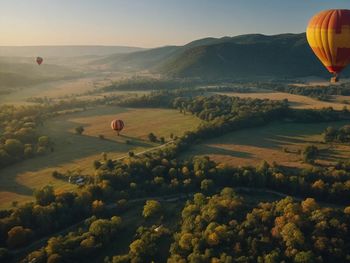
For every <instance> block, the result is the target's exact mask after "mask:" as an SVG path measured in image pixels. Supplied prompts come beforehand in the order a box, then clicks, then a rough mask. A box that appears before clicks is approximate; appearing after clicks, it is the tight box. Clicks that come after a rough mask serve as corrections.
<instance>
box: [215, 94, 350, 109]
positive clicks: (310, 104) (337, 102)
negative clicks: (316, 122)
mask: <svg viewBox="0 0 350 263" xmlns="http://www.w3.org/2000/svg"><path fill="white" fill-rule="evenodd" d="M219 94H223V95H227V96H237V97H240V98H254V99H255V98H256V99H271V100H284V99H288V101H289V102H290V105H291V107H292V108H296V109H321V108H325V107H333V108H334V109H337V110H341V109H342V108H343V107H344V106H347V107H348V108H350V106H349V105H347V104H344V103H343V101H349V102H350V97H348V96H339V98H338V97H337V96H333V101H331V102H326V101H320V100H316V99H313V98H310V97H306V96H302V95H294V94H289V93H284V92H256V93H255V92H254V93H236V92H223V93H219Z"/></svg>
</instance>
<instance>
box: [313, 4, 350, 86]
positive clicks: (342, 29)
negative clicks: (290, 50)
mask: <svg viewBox="0 0 350 263" xmlns="http://www.w3.org/2000/svg"><path fill="white" fill-rule="evenodd" d="M306 37H307V40H308V42H309V45H310V47H311V48H312V50H313V51H314V53H315V54H316V56H317V57H318V58H319V59H320V60H321V62H322V63H323V65H324V66H325V67H326V68H327V69H328V71H329V72H330V73H332V74H333V78H332V79H331V82H337V81H338V74H339V73H340V72H341V71H342V70H343V69H344V68H345V67H346V66H347V65H348V64H349V63H350V10H346V9H332V10H325V11H322V12H320V13H318V14H317V15H315V16H314V17H313V18H311V20H310V22H309V25H308V27H307V30H306Z"/></svg>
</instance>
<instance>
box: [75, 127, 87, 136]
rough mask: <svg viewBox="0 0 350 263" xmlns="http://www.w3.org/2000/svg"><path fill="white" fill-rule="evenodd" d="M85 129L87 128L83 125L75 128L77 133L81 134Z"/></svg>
mask: <svg viewBox="0 0 350 263" xmlns="http://www.w3.org/2000/svg"><path fill="white" fill-rule="evenodd" d="M84 130H85V129H84V127H83V126H78V127H76V128H75V133H76V134H79V135H81V134H83V132H84Z"/></svg>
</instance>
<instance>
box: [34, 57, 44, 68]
mask: <svg viewBox="0 0 350 263" xmlns="http://www.w3.org/2000/svg"><path fill="white" fill-rule="evenodd" d="M43 60H44V59H43V58H42V57H37V58H36V63H38V65H39V66H40V65H41V63H43Z"/></svg>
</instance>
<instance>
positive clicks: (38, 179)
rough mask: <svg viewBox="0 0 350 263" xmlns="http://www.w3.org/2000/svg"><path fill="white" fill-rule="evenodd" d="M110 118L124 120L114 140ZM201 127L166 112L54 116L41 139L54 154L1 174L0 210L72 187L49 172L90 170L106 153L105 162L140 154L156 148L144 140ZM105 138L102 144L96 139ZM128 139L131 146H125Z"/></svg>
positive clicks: (102, 109)
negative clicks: (37, 192) (49, 188)
mask: <svg viewBox="0 0 350 263" xmlns="http://www.w3.org/2000/svg"><path fill="white" fill-rule="evenodd" d="M114 118H119V119H122V120H124V122H125V128H124V130H123V132H122V134H121V136H119V137H118V136H117V135H116V134H115V132H114V131H112V130H111V128H110V122H111V120H112V119H114ZM199 123H200V120H199V119H197V118H195V117H193V116H190V115H186V116H184V115H182V114H179V113H178V112H177V111H175V110H166V109H129V108H119V107H100V108H96V109H92V110H88V111H85V112H80V113H75V114H70V115H65V116H61V117H57V118H55V119H52V120H50V121H47V122H46V123H45V126H44V127H43V128H42V131H41V132H42V134H46V135H48V136H49V137H50V138H51V139H52V140H53V141H54V142H55V146H54V152H53V153H50V154H47V155H45V156H41V157H36V158H33V159H29V160H26V161H23V162H20V163H18V164H16V165H13V166H10V167H7V168H5V169H2V170H1V171H0V208H5V207H8V206H9V205H10V204H11V202H12V201H15V200H16V201H19V202H23V201H28V200H31V199H32V191H33V189H34V188H39V187H42V186H44V185H46V184H51V185H53V186H54V187H55V189H56V190H57V191H62V190H70V189H73V188H74V187H75V186H74V185H72V184H68V183H65V182H63V181H61V180H56V179H54V178H53V177H52V176H51V174H52V172H53V171H54V170H57V171H67V170H77V169H79V170H81V172H82V173H90V172H92V171H93V167H92V162H93V161H94V160H96V159H100V158H101V153H102V152H106V153H107V155H108V157H109V158H118V157H122V156H125V154H126V153H127V152H129V151H134V152H136V153H137V152H139V151H142V150H144V149H148V148H151V147H154V146H157V144H154V143H150V142H148V141H147V135H148V133H150V132H153V133H154V134H155V135H156V136H158V137H160V136H164V137H165V138H166V139H168V138H169V135H170V133H173V134H174V135H181V134H182V133H183V132H185V131H187V130H191V129H193V128H195V127H197V125H198V124H199ZM77 126H83V127H84V128H85V132H84V134H83V135H76V134H75V133H74V129H75V128H76V127H77ZM100 134H101V135H104V136H105V140H101V139H99V138H98V135H100ZM126 140H130V141H131V144H126Z"/></svg>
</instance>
